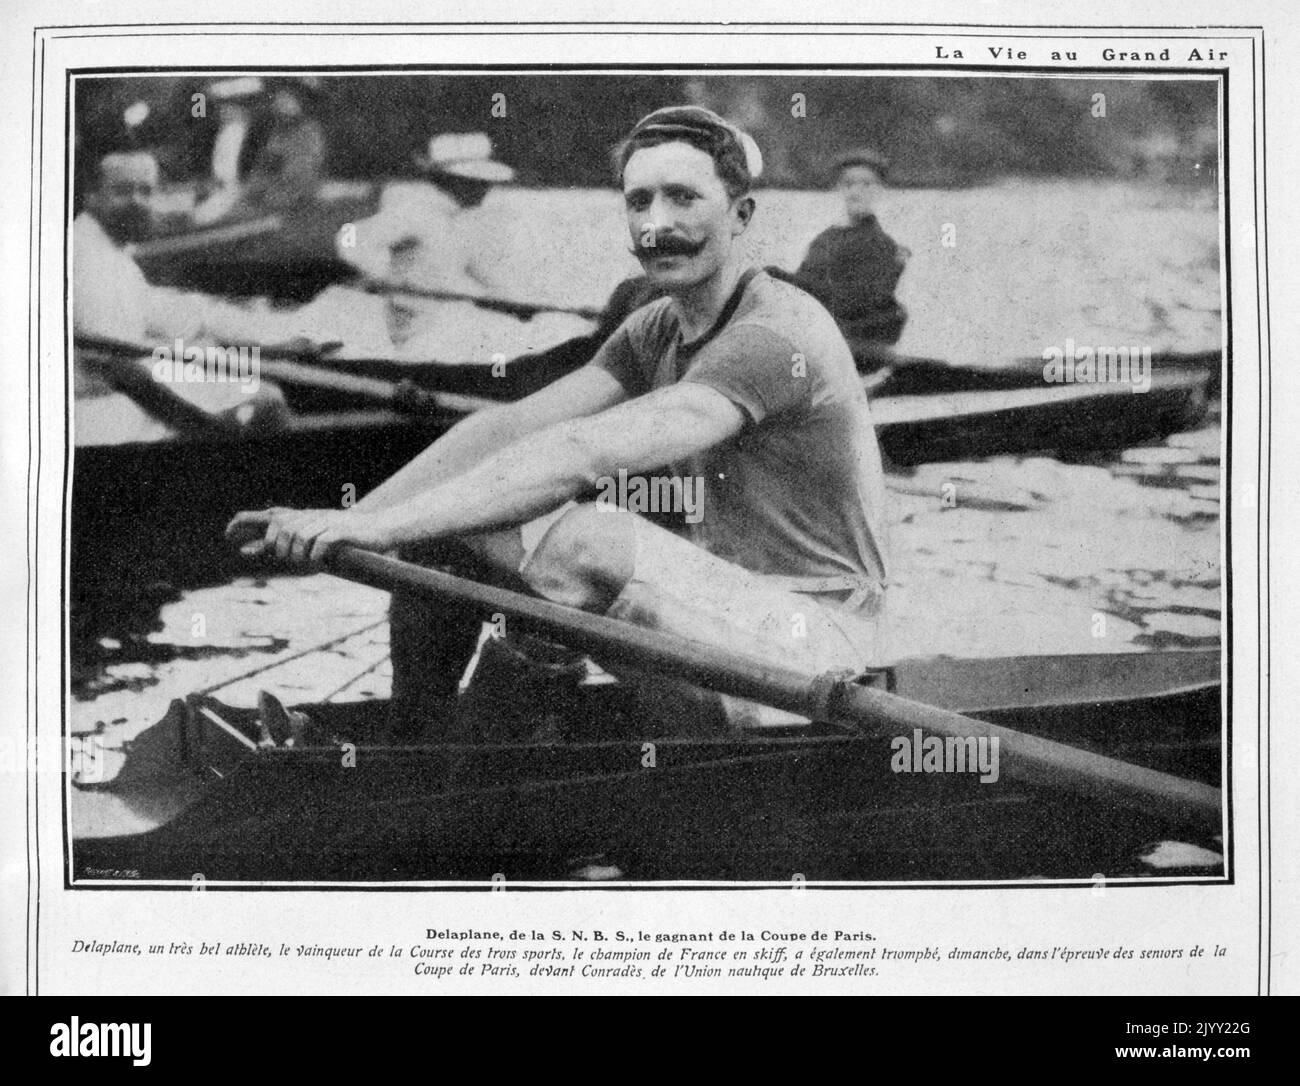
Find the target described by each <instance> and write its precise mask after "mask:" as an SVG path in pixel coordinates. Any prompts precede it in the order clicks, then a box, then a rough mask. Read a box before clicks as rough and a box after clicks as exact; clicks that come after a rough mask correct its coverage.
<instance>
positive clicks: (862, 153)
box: [835, 147, 889, 181]
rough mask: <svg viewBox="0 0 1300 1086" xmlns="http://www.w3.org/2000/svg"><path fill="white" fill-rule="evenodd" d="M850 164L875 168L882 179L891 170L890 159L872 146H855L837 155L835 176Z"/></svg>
mask: <svg viewBox="0 0 1300 1086" xmlns="http://www.w3.org/2000/svg"><path fill="white" fill-rule="evenodd" d="M850 166H866V167H868V168H869V169H872V170H875V172H876V176H877V177H879V178H880V179H881V180H882V181H883V180H884V179H885V175H886V173H887V172H888V171H889V159H887V158H886V157H885V156H884V155H882V154H881V153H880V152H879V151H876V150H873V149H872V148H870V147H854V148H853V149H852V150H848V151H845V152H844V153H843V154H840V155H837V156H836V157H835V176H836V177H838V176H839V175H840V174H842V173H843V172H844V171H845V170H847V169H848V168H849V167H850Z"/></svg>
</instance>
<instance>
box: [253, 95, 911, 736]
mask: <svg viewBox="0 0 1300 1086" xmlns="http://www.w3.org/2000/svg"><path fill="white" fill-rule="evenodd" d="M617 161H618V164H619V169H620V177H621V182H622V189H623V195H624V201H625V204H626V212H627V221H628V228H629V231H630V233H631V237H632V242H633V252H634V254H635V255H636V257H637V259H638V260H640V261H641V263H642V265H643V267H644V268H645V271H646V274H647V275H648V276H650V277H651V278H652V279H653V280H654V281H655V283H656V284H658V285H659V286H661V287H662V288H663V289H664V290H665V291H666V292H667V293H666V296H665V297H663V298H660V299H658V300H656V301H654V302H652V303H650V304H649V305H646V306H643V307H642V308H640V309H638V310H637V311H636V312H634V313H633V314H632V315H631V316H630V317H629V318H628V319H627V320H626V321H625V322H624V323H623V324H622V325H621V326H620V327H619V328H618V330H617V331H615V332H614V334H613V335H612V336H611V337H610V338H609V339H608V340H607V341H606V342H605V344H604V345H603V346H602V347H601V348H600V350H599V351H598V353H597V354H596V356H595V358H594V359H593V360H592V362H591V363H590V364H589V365H587V366H586V367H584V368H583V369H581V370H579V371H577V372H576V373H573V374H571V375H569V376H567V377H564V378H562V379H561V380H559V381H557V382H555V383H554V384H552V385H550V386H549V387H547V388H545V389H543V390H542V391H540V392H537V393H535V394H534V395H532V396H530V397H528V398H527V399H525V400H522V401H519V402H517V403H514V404H509V405H503V406H501V407H496V408H493V409H491V410H490V411H484V412H481V413H478V414H476V415H473V416H471V417H470V418H468V419H466V420H465V421H464V422H462V423H460V424H459V425H458V426H456V427H455V428H453V429H452V430H451V431H449V432H448V433H447V434H446V435H445V436H444V437H442V438H441V439H439V440H438V441H437V442H435V443H434V444H433V445H432V446H431V447H430V448H429V449H427V450H426V451H425V452H424V453H422V454H421V455H420V456H418V457H417V458H416V459H415V460H414V461H413V462H412V463H411V464H409V465H408V466H407V467H405V468H403V469H402V470H401V471H400V472H398V473H397V474H396V475H394V476H393V477H392V478H391V479H389V480H388V481H387V482H386V483H384V484H383V485H381V486H380V487H379V488H377V489H376V490H375V491H374V492H372V493H371V494H369V495H367V496H366V498H365V499H363V500H362V501H361V502H359V503H358V504H357V505H356V506H354V507H353V508H351V509H349V510H344V511H334V510H303V511H293V510H284V509H280V510H270V511H267V512H261V513H241V514H239V515H238V516H237V517H236V518H235V520H234V521H232V523H231V526H230V529H229V531H230V534H231V536H232V538H234V539H236V540H238V541H241V542H243V543H244V544H245V550H247V551H250V552H256V551H262V550H273V551H274V552H275V553H277V554H279V555H280V556H282V557H287V558H294V559H297V560H300V561H319V560H321V559H322V558H323V557H324V556H325V554H326V553H327V552H328V551H329V549H330V548H331V547H332V546H334V545H336V544H339V543H351V544H354V545H356V546H360V547H363V548H369V549H374V550H387V549H391V548H395V547H397V548H403V547H404V548H411V547H420V548H424V549H425V550H424V553H425V557H426V559H432V558H433V557H435V555H434V553H433V552H434V551H437V550H441V551H442V552H443V556H445V554H446V552H447V547H448V544H450V543H457V542H458V543H459V544H461V545H462V546H464V547H466V548H468V549H469V550H470V551H472V552H473V554H474V556H475V557H476V559H477V560H478V561H479V562H480V563H481V564H482V567H483V569H484V570H486V571H490V572H491V573H492V574H493V575H495V576H496V577H498V578H502V579H504V580H505V581H506V583H513V584H522V585H524V586H526V587H527V588H529V589H531V590H532V591H534V592H536V593H538V594H540V595H542V596H544V597H546V598H548V599H551V600H555V601H558V602H560V603H564V604H568V605H570V606H573V607H577V608H582V609H585V610H589V611H594V612H598V613H603V614H608V615H611V616H613V617H616V618H621V619H624V620H627V621H629V622H634V623H638V624H642V625H646V626H651V627H655V628H659V629H663V630H667V631H670V632H673V633H676V634H680V635H683V636H686V637H691V638H695V639H697V640H700V641H706V642H713V643H715V644H719V645H723V646H727V647H729V648H733V649H736V650H739V651H743V652H746V653H749V654H751V655H754V656H758V657H761V658H765V659H768V660H771V661H773V662H780V663H784V664H794V665H796V666H802V667H805V668H807V669H808V670H810V671H817V672H820V671H824V670H827V669H832V668H834V669H845V668H848V669H855V670H860V669H862V668H864V667H866V666H868V665H869V664H871V663H872V662H874V661H876V660H877V659H878V657H879V656H880V652H881V646H880V644H879V629H878V625H877V621H876V620H877V618H878V616H879V611H880V606H881V603H882V599H883V586H884V581H885V576H886V558H885V546H884V539H883V531H882V520H883V518H882V512H883V508H884V487H883V479H882V475H881V468H880V456H879V451H878V448H877V445H876V439H875V433H874V430H873V427H872V422H871V417H870V413H869V411H868V407H867V401H866V397H865V394H864V393H863V390H862V386H861V383H860V381H859V379H858V376H857V374H856V371H855V369H854V365H853V358H852V355H851V354H850V352H849V349H848V347H847V345H846V344H845V342H844V338H843V336H842V335H841V334H840V333H839V331H838V330H837V328H836V326H835V322H834V320H833V319H832V317H831V316H830V314H829V313H827V312H826V310H825V309H823V308H822V307H821V305H820V304H818V303H817V302H816V301H815V300H814V299H813V298H811V297H810V296H809V295H807V294H806V293H804V292H803V291H800V290H798V289H797V288H795V287H792V286H790V285H788V284H785V283H781V282H778V281H777V280H775V279H773V278H772V277H771V276H769V275H767V274H766V273H765V272H763V271H761V270H759V269H757V268H751V267H748V266H747V264H746V262H745V261H744V259H743V258H742V254H741V252H740V249H739V247H738V244H737V242H738V240H739V238H740V237H741V236H742V235H743V234H744V233H745V231H746V229H747V228H748V226H749V224H750V221H751V219H752V217H753V215H754V209H755V202H754V199H753V197H752V196H751V195H750V188H751V186H752V183H753V180H754V178H755V177H757V175H758V174H759V171H760V170H761V165H762V160H761V156H760V155H759V152H758V148H757V146H756V145H755V144H754V141H753V140H752V139H751V138H750V137H749V136H748V135H747V134H745V133H743V132H741V131H740V130H739V129H737V128H736V127H735V126H733V125H731V124H729V123H728V122H726V121H725V120H723V119H722V118H721V117H719V116H717V115H716V114H714V113H712V112H710V111H709V110H705V109H701V108H699V107H694V106H683V107H672V108H668V109H662V110H658V111H656V112H654V113H652V114H650V115H649V116H647V117H645V118H643V119H642V120H641V121H640V122H639V123H638V124H637V125H636V127H635V128H634V129H633V130H632V133H631V134H630V136H629V137H628V139H627V140H626V141H625V142H624V144H623V145H622V147H621V148H620V150H619V152H618V156H617ZM620 472H626V473H627V475H628V476H633V477H635V476H645V475H650V474H652V473H653V474H664V473H671V474H672V475H674V476H676V477H678V478H681V479H687V478H690V479H698V480H702V482H703V491H704V498H703V505H702V516H701V517H699V518H698V520H697V522H695V523H690V524H686V525H683V526H681V531H680V533H678V532H673V531H669V530H667V529H665V528H664V527H661V526H659V525H657V524H652V523H651V522H650V521H648V520H647V519H645V518H643V517H641V516H639V515H635V514H633V513H629V512H626V511H624V510H620V509H614V508H610V507H609V506H601V505H593V504H589V503H588V504H583V503H581V502H579V501H577V500H576V499H579V498H581V497H582V496H584V495H585V494H589V493H590V492H591V491H592V490H593V489H595V488H597V487H598V486H600V485H601V484H600V481H601V480H608V479H611V478H616V477H619V474H620ZM455 625H456V624H455V623H454V622H453V621H452V617H451V616H449V615H448V613H447V611H446V610H445V609H439V608H437V607H433V606H430V605H427V604H423V603H421V602H419V601H415V600H411V599H406V598H404V597H402V596H400V595H399V596H397V597H395V599H394V612H393V628H392V637H393V647H394V655H393V666H394V703H395V706H394V707H395V709H396V710H397V711H398V713H399V716H398V719H399V720H401V719H402V718H401V715H400V714H401V713H402V712H403V711H404V710H403V706H406V707H408V708H409V707H410V706H412V705H415V704H417V703H418V704H419V705H420V706H421V707H422V708H423V709H426V710H427V709H431V708H433V707H436V704H437V700H436V699H437V698H438V697H449V696H450V695H452V694H453V693H454V691H455V681H456V679H457V678H458V677H459V670H458V669H457V664H458V663H460V664H461V665H463V662H464V660H465V659H466V653H467V652H468V651H469V649H470V648H472V644H473V641H472V635H476V634H477V631H478V624H477V623H476V622H475V623H470V624H467V625H466V626H464V627H461V628H460V629H459V630H457V629H454V628H453V627H454V626H455ZM438 673H441V674H442V675H444V676H450V679H449V680H446V679H445V680H444V685H443V686H442V688H441V689H439V690H435V691H433V694H434V700H432V701H430V700H429V698H428V697H427V696H425V695H428V694H429V693H430V686H431V685H432V683H433V681H434V680H433V679H432V678H430V676H434V675H436V674H438ZM421 683H423V690H422V691H417V689H416V688H417V687H420V686H421ZM632 685H633V687H634V689H635V690H636V692H637V694H638V696H639V697H640V698H641V703H642V705H643V706H644V708H645V710H646V712H645V714H644V717H645V718H648V719H657V720H658V721H659V722H660V723H661V724H662V725H663V726H664V727H665V728H667V729H668V730H678V731H681V730H698V728H699V727H701V726H703V722H706V721H707V722H709V724H710V725H711V726H723V725H725V724H730V725H732V726H740V727H746V726H764V725H772V724H791V723H795V722H797V721H798V718H795V717H792V716H791V715H790V714H788V713H781V712H777V711H775V710H771V709H769V708H766V707H761V706H756V705H753V704H752V703H748V702H743V701H740V700H739V699H735V698H726V697H720V696H718V695H707V694H705V693H703V692H701V691H698V690H694V689H693V688H689V687H686V686H684V685H683V684H675V683H671V681H668V680H666V678H665V677H662V676H660V677H657V678H656V679H655V681H654V682H653V683H652V682H649V681H646V680H640V681H637V680H633V682H632ZM418 715H419V710H417V711H416V716H417V717H418Z"/></svg>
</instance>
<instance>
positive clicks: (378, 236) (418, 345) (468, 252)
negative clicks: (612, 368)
mask: <svg viewBox="0 0 1300 1086" xmlns="http://www.w3.org/2000/svg"><path fill="white" fill-rule="evenodd" d="M417 165H418V166H419V167H420V169H421V171H422V172H423V173H424V175H425V178H426V179H425V180H415V181H395V182H392V183H390V184H389V185H388V186H386V188H385V189H384V192H383V195H382V196H381V198H380V202H379V210H378V211H377V213H376V214H375V215H373V216H371V217H370V218H368V219H363V220H362V221H360V222H358V223H356V224H355V225H354V228H353V229H351V230H344V231H342V232H341V233H340V235H339V239H338V254H339V256H340V257H341V258H342V259H343V260H345V261H347V262H348V263H350V264H352V265H353V266H354V267H355V268H356V269H357V270H358V271H359V272H360V273H361V274H362V276H364V277H365V279H367V280H369V281H370V282H371V284H372V285H375V284H379V285H382V286H383V287H385V288H400V287H403V286H409V287H413V288H415V289H416V290H417V291H424V292H435V293H439V294H447V295H450V296H451V297H449V298H446V299H443V300H430V299H428V298H427V297H426V298H421V297H418V296H414V295H403V294H401V293H400V292H399V291H396V290H392V289H388V290H387V291H386V294H385V297H384V299H383V302H382V323H383V331H384V333H386V337H385V338H387V339H388V341H389V346H390V350H389V353H390V354H393V353H395V354H396V355H397V356H399V357H406V358H410V359H416V360H442V361H447V362H481V363H490V362H492V361H493V360H494V359H499V358H513V357H516V356H518V355H521V354H524V353H526V352H529V351H536V350H542V349H545V348H546V347H550V346H553V345H555V344H556V343H559V342H562V341H563V340H565V339H569V338H571V337H573V336H578V335H583V334H585V333H587V332H588V331H590V325H589V323H588V322H587V321H585V320H583V319H582V318H580V317H573V316H571V315H565V314H558V313H544V314H539V315H538V316H536V317H533V318H532V319H531V320H521V319H520V318H518V317H515V316H511V315H509V314H506V313H501V312H495V311H492V310H489V309H484V308H482V307H481V306H478V305H475V304H473V303H472V302H468V301H463V300H457V299H456V297H455V296H457V295H460V296H470V297H485V298H495V299H512V297H513V292H512V288H511V287H510V286H509V285H508V284H507V283H505V282H504V280H503V279H502V278H501V277H500V276H499V269H500V268H501V265H502V263H503V261H502V260H501V258H500V236H499V235H500V233H501V231H500V227H499V224H497V223H495V222H494V221H493V218H492V216H491V214H489V213H487V212H485V210H484V208H483V202H484V200H485V198H486V197H487V195H488V193H489V191H490V190H491V189H492V187H493V186H494V185H497V184H501V183H503V182H507V181H511V180H513V179H514V176H515V172H514V170H512V169H511V168H510V167H509V166H507V165H506V164H505V163H503V162H498V161H497V160H495V159H494V158H493V157H492V144H491V141H490V140H489V139H488V137H487V136H486V135H484V134H483V133H481V132H474V133H449V134H443V135H438V136H434V137H433V138H432V139H431V140H430V141H429V149H428V154H427V155H426V156H421V157H420V158H418V159H417ZM494 256H495V258H496V259H493V257H494ZM334 293H335V292H334V291H333V290H332V291H328V292H327V294H330V295H333V294H334ZM514 300H521V301H522V300H525V299H518V298H514ZM317 308H319V309H321V310H326V309H333V310H334V312H336V313H338V312H340V311H339V310H338V309H336V308H335V306H334V301H333V299H332V298H331V299H329V300H327V299H325V298H320V299H317V303H313V311H315V310H316V309H317ZM359 308H361V307H359ZM379 311H380V307H379V306H376V307H375V309H373V310H372V315H373V314H374V313H377V312H379ZM364 323H365V322H364V321H362V322H361V325H362V326H364ZM370 323H371V325H372V336H373V331H374V329H373V326H374V325H375V324H377V323H378V321H375V320H373V319H372V320H371V322H370ZM357 329H358V324H357V323H356V322H352V323H351V325H350V331H351V334H341V335H338V336H334V335H330V334H328V332H323V333H322V335H321V338H324V339H332V338H339V339H343V340H346V341H348V342H349V345H350V346H352V347H354V349H355V348H356V347H357V344H356V331H357ZM340 331H343V330H342V329H340ZM371 349H373V346H372V348H371Z"/></svg>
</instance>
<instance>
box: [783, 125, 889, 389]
mask: <svg viewBox="0 0 1300 1086" xmlns="http://www.w3.org/2000/svg"><path fill="white" fill-rule="evenodd" d="M835 165H836V187H837V189H838V190H839V193H840V196H841V197H842V198H843V200H844V212H845V216H846V218H847V220H848V221H847V223H846V224H842V225H839V226H832V227H829V228H828V229H826V230H823V231H822V232H821V233H820V234H818V235H817V237H815V238H814V239H813V241H812V244H811V245H809V246H808V253H807V255H806V256H805V257H804V258H803V263H802V264H800V265H799V268H798V270H797V271H795V273H794V275H793V277H792V278H791V281H792V282H794V283H796V284H797V285H798V286H800V287H802V288H803V289H804V290H806V291H808V293H809V294H811V295H812V296H813V297H814V298H816V299H817V300H818V301H819V302H821V303H822V305H824V306H825V307H826V308H827V309H828V310H830V313H831V316H833V317H834V318H835V320H836V323H838V324H839V326H840V331H841V332H843V333H844V338H845V339H846V340H847V341H848V344H849V349H850V350H851V351H852V352H853V357H854V359H855V360H856V362H857V364H858V368H859V369H860V370H862V371H863V372H868V371H870V370H874V369H877V368H879V366H880V365H881V364H882V363H883V362H885V361H887V359H888V356H889V354H890V350H889V348H890V347H892V346H893V345H894V344H895V343H897V342H898V340H899V337H900V336H901V335H902V334H903V325H904V324H905V323H906V321H907V311H906V310H905V309H904V308H903V307H902V306H901V305H900V304H899V303H898V300H897V298H895V297H894V292H895V291H896V290H897V289H898V281H899V279H900V278H901V277H902V274H903V268H904V267H905V265H906V263H907V258H908V256H909V253H908V252H907V250H906V249H904V248H903V247H902V246H900V245H899V244H898V243H897V242H895V241H894V240H893V238H891V237H890V236H889V235H888V234H886V233H885V231H884V230H883V229H882V227H881V225H880V223H879V221H878V220H877V219H876V214H875V207H876V201H877V199H878V198H879V194H880V190H881V188H882V187H883V185H884V184H885V179H886V176H887V175H886V169H887V164H886V161H885V159H884V157H883V156H881V155H879V154H877V153H876V152H874V151H872V150H869V149H864V148H863V149H857V150H853V151H849V152H847V153H846V154H844V155H841V156H840V158H839V159H838V160H837V162H836V164H835Z"/></svg>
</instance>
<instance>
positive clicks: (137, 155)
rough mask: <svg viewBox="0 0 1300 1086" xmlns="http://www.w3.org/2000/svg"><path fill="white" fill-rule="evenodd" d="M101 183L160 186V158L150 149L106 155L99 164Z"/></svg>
mask: <svg viewBox="0 0 1300 1086" xmlns="http://www.w3.org/2000/svg"><path fill="white" fill-rule="evenodd" d="M99 179H100V183H101V184H105V185H110V184H122V183H126V184H132V185H139V184H146V185H148V186H149V187H150V188H157V187H158V179H159V171H158V160H157V159H156V158H154V157H153V155H151V154H150V153H149V152H148V151H119V152H114V153H113V154H109V155H105V156H104V158H103V160H102V161H101V162H100V164H99Z"/></svg>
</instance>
